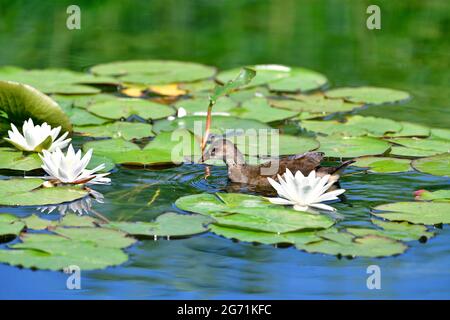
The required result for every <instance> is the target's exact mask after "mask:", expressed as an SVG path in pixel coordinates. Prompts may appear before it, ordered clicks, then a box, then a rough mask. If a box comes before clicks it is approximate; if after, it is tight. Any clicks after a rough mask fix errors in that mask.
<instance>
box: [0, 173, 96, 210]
mask: <svg viewBox="0 0 450 320" xmlns="http://www.w3.org/2000/svg"><path fill="white" fill-rule="evenodd" d="M42 183H43V180H41V179H9V180H0V205H2V206H41V205H48V204H59V203H63V202H69V201H74V200H77V199H80V198H83V197H85V196H86V195H87V194H88V191H86V190H84V189H82V188H80V187H69V186H64V187H54V188H39V187H40V186H41V185H42Z"/></svg>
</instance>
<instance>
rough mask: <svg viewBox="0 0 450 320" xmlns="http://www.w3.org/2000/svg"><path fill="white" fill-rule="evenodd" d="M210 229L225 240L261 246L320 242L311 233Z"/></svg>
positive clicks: (225, 228)
mask: <svg viewBox="0 0 450 320" xmlns="http://www.w3.org/2000/svg"><path fill="white" fill-rule="evenodd" d="M210 228H211V232H213V233H215V234H217V235H219V236H222V237H225V238H229V239H234V240H239V241H244V242H256V243H262V244H277V243H291V244H294V243H310V242H314V241H318V240H320V237H318V236H316V235H315V233H314V232H312V231H301V232H288V233H280V234H278V233H271V232H263V231H253V230H246V229H237V228H229V227H223V226H220V225H215V224H212V225H211V226H210Z"/></svg>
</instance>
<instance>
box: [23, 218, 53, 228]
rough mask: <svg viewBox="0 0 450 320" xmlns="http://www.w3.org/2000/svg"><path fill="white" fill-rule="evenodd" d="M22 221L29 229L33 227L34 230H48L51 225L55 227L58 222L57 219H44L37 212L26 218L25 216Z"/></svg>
mask: <svg viewBox="0 0 450 320" xmlns="http://www.w3.org/2000/svg"><path fill="white" fill-rule="evenodd" d="M22 221H23V222H24V223H25V225H26V226H27V229H33V230H46V229H48V228H49V227H53V226H55V225H56V224H57V222H56V221H53V220H48V219H42V218H40V217H38V216H37V215H35V214H32V215H31V216H28V217H26V218H23V219H22Z"/></svg>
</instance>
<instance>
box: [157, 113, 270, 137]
mask: <svg viewBox="0 0 450 320" xmlns="http://www.w3.org/2000/svg"><path fill="white" fill-rule="evenodd" d="M205 123H206V117H205V116H187V117H183V118H177V119H175V120H173V121H169V120H160V121H157V122H156V123H155V124H154V125H153V131H154V132H155V133H159V132H161V131H173V130H175V129H180V128H185V129H187V130H189V131H191V132H194V133H195V134H196V135H197V136H202V135H203V133H204V132H205ZM246 129H251V130H258V129H272V128H271V127H270V126H269V125H267V124H265V123H262V122H259V121H256V120H252V119H239V118H236V117H227V116H214V118H213V119H212V123H211V133H214V134H225V132H226V131H227V130H246Z"/></svg>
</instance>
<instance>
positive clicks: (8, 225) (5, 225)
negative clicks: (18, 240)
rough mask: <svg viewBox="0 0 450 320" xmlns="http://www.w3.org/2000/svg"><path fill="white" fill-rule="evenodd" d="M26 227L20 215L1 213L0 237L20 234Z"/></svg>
mask: <svg viewBox="0 0 450 320" xmlns="http://www.w3.org/2000/svg"><path fill="white" fill-rule="evenodd" d="M24 228H25V223H23V222H22V221H21V220H20V219H19V218H18V217H16V216H14V215H12V214H7V213H0V238H1V237H4V236H18V235H19V234H20V232H21V231H22V230H23V229H24Z"/></svg>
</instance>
